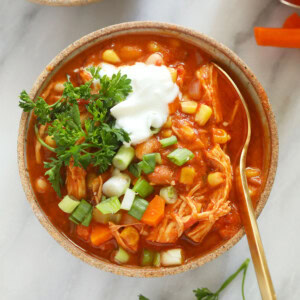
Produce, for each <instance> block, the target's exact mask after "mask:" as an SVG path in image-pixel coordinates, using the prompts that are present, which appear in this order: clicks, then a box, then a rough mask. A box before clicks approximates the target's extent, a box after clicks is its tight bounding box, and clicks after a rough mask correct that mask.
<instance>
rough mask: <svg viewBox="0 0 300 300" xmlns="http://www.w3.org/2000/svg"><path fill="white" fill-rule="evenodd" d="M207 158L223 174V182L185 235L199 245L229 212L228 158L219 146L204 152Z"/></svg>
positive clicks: (230, 178)
mask: <svg viewBox="0 0 300 300" xmlns="http://www.w3.org/2000/svg"><path fill="white" fill-rule="evenodd" d="M206 155H207V158H208V159H209V160H210V161H211V162H212V164H213V165H214V167H215V168H216V169H218V171H219V172H222V173H223V174H225V178H226V180H225V182H224V183H223V184H222V185H220V186H219V187H218V189H216V190H215V191H214V192H213V193H212V194H211V196H210V203H209V205H208V207H207V209H206V210H205V211H204V212H201V213H198V214H197V219H198V220H199V223H198V224H197V225H196V226H195V227H193V228H192V229H191V230H189V231H188V232H186V235H187V236H188V237H189V238H190V239H192V240H193V241H194V242H197V243H200V242H201V241H202V240H203V239H204V237H205V236H206V234H207V233H208V232H209V231H210V229H211V228H212V226H213V224H214V223H215V222H216V221H217V220H218V219H219V218H220V217H222V216H224V215H226V214H228V213H229V212H230V205H229V201H228V196H229V192H230V189H231V185H232V170H231V165H230V159H229V157H228V156H227V155H226V154H225V153H224V152H223V150H222V149H221V147H220V146H219V145H216V146H215V147H214V148H213V149H212V150H210V151H207V152H206Z"/></svg>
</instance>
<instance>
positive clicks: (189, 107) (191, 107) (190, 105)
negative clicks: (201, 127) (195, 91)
mask: <svg viewBox="0 0 300 300" xmlns="http://www.w3.org/2000/svg"><path fill="white" fill-rule="evenodd" d="M180 105H181V111H182V112H184V113H186V114H194V113H195V112H196V110H197V105H198V104H197V102H196V101H184V102H181V103H180Z"/></svg>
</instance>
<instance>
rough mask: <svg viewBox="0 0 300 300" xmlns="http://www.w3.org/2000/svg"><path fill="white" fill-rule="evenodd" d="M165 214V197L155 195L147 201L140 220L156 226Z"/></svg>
mask: <svg viewBox="0 0 300 300" xmlns="http://www.w3.org/2000/svg"><path fill="white" fill-rule="evenodd" d="M164 214H165V199H164V198H162V197H160V196H158V195H156V196H155V197H154V198H153V199H152V200H151V202H150V203H149V205H148V207H147V209H146V211H145V213H144V215H143V217H142V222H143V223H145V224H147V225H150V226H156V225H158V223H159V222H160V221H161V220H162V219H163V217H164Z"/></svg>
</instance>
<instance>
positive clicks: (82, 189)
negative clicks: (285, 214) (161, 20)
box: [20, 35, 264, 267]
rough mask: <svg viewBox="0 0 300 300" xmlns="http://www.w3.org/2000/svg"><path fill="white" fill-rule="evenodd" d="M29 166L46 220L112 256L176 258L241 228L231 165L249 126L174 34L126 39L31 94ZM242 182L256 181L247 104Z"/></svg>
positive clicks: (206, 63)
mask: <svg viewBox="0 0 300 300" xmlns="http://www.w3.org/2000/svg"><path fill="white" fill-rule="evenodd" d="M20 99H21V100H20V107H21V108H23V110H24V111H25V112H31V111H32V115H31V119H30V125H29V130H28V136H27V161H28V170H29V175H30V179H31V183H32V187H33V189H34V192H35V195H36V197H37V200H38V202H39V204H40V206H41V207H42V209H43V210H44V211H45V213H46V214H47V216H48V218H49V220H50V221H51V222H52V223H53V224H54V225H55V226H56V227H57V228H58V229H59V230H60V231H61V232H62V233H64V234H65V235H66V236H68V237H69V238H70V239H71V240H72V241H74V242H75V243H76V244H77V245H78V246H80V247H81V248H83V249H85V250H86V251H87V252H89V253H91V254H93V255H94V256H97V257H99V258H100V259H103V260H107V261H110V262H112V263H115V264H123V265H137V266H152V267H160V266H164V267H167V266H175V265H181V264H184V263H185V262H187V261H189V260H191V259H193V258H195V257H199V256H201V255H203V254H205V253H208V252H209V251H212V250H213V249H215V248H217V247H219V246H220V245H222V243H224V242H225V241H226V240H228V239H230V238H231V237H232V236H233V235H234V234H235V233H236V232H237V231H238V230H239V229H240V227H241V220H240V217H239V212H238V208H237V207H238V205H237V202H238V196H237V192H236V188H235V177H234V171H235V169H236V167H237V164H238V160H239V155H240V151H241V148H242V146H243V143H244V141H245V137H246V134H247V123H246V116H245V114H244V111H243V107H242V105H241V103H240V99H239V97H238V95H237V94H236V92H235V90H234V89H233V87H232V86H231V84H230V83H229V82H228V81H227V79H226V78H225V77H223V76H222V74H220V73H218V70H216V69H215V68H214V66H213V64H211V62H210V57H209V56H208V55H206V54H205V53H203V52H201V51H200V50H199V49H198V48H197V47H195V46H193V45H190V44H187V43H185V42H183V41H181V40H179V39H174V38H172V37H167V36H166V37H162V36H154V35H127V36H120V37H116V38H113V39H110V40H106V41H104V42H102V43H100V44H97V45H96V46H93V47H92V48H89V49H87V50H85V51H84V52H82V53H80V54H79V55H77V56H76V57H75V58H73V59H72V60H71V61H70V62H68V63H67V64H65V65H64V66H63V67H61V68H60V70H59V71H58V72H57V73H56V74H55V76H54V77H53V79H52V80H51V81H50V83H49V84H48V85H47V87H46V88H45V89H44V90H43V92H42V93H41V97H39V98H37V99H36V101H32V100H31V99H30V98H29V96H28V95H27V93H26V92H25V91H23V92H22V93H21V96H20ZM248 105H249V108H250V113H251V119H252V130H253V135H252V140H251V144H250V148H249V152H248V159H247V169H246V173H247V178H248V184H249V188H250V191H251V196H252V199H253V203H254V205H255V203H256V201H257V199H258V197H259V195H260V192H261V190H262V188H263V184H264V178H263V176H262V173H261V170H262V169H263V157H264V155H263V140H262V138H263V134H262V126H261V124H260V122H259V120H258V119H257V117H256V115H255V111H254V109H253V108H252V106H251V103H248Z"/></svg>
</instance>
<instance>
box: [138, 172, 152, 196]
mask: <svg viewBox="0 0 300 300" xmlns="http://www.w3.org/2000/svg"><path fill="white" fill-rule="evenodd" d="M133 190H134V191H135V192H136V193H138V194H139V195H140V196H141V197H143V198H145V197H147V196H149V195H150V194H151V193H152V192H153V190H154V189H153V186H152V185H150V184H149V182H148V181H146V180H145V179H143V178H142V177H140V178H139V179H138V180H137V182H136V183H135V185H134V187H133Z"/></svg>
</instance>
